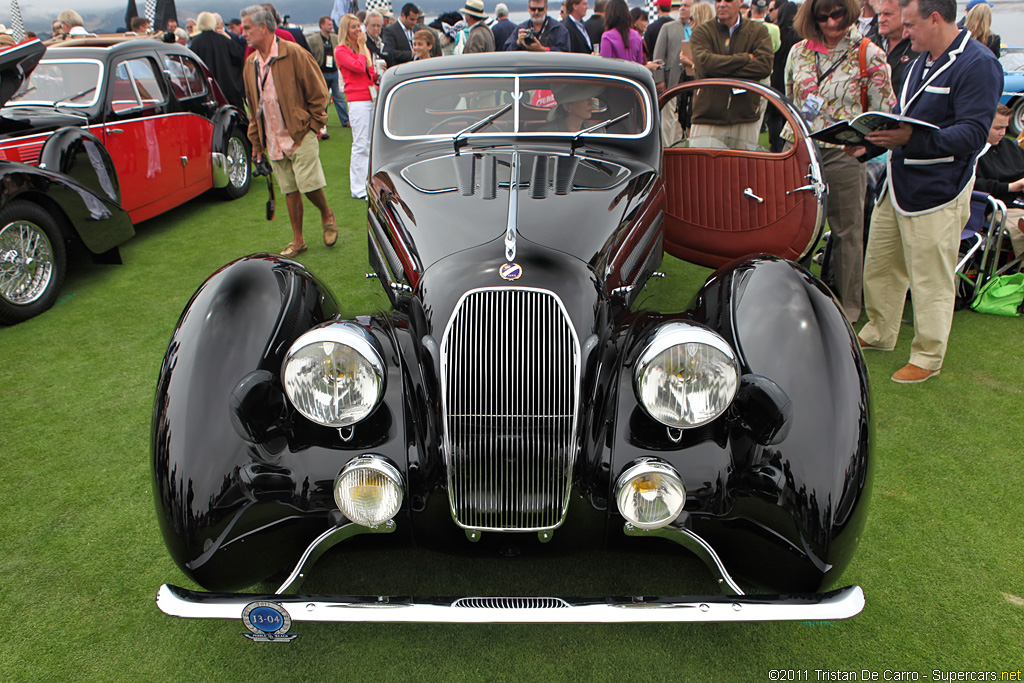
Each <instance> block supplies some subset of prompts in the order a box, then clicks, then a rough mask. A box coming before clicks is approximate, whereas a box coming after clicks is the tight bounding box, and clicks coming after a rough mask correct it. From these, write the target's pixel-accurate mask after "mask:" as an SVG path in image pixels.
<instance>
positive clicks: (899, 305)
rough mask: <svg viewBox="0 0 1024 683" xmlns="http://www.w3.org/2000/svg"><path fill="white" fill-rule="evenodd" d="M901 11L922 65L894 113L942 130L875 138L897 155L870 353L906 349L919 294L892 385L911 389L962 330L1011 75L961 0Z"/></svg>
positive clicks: (874, 238)
mask: <svg viewBox="0 0 1024 683" xmlns="http://www.w3.org/2000/svg"><path fill="white" fill-rule="evenodd" d="M899 4H900V7H901V8H902V9H903V24H904V26H905V27H906V28H907V31H908V33H909V35H910V41H911V46H912V48H913V49H914V51H915V52H918V53H920V56H919V57H918V58H917V59H916V60H915V61H914V63H913V64H912V65H911V67H910V68H909V69H908V70H907V72H906V76H905V77H904V80H903V86H902V88H901V89H900V93H899V101H898V102H897V103H896V108H895V109H894V111H895V113H897V114H903V115H905V116H909V117H912V118H915V119H921V120H923V121H927V122H929V123H932V124H935V125H936V126H938V130H935V129H931V128H925V127H922V126H911V125H909V124H902V125H901V126H900V127H899V128H897V129H894V130H888V131H877V132H874V133H872V134H871V135H869V136H868V140H869V141H870V142H871V143H872V144H873V145H877V146H879V147H883V148H888V149H890V150H891V152H890V154H889V158H888V162H887V169H886V170H887V174H886V178H885V185H884V186H883V189H882V190H881V192H880V194H879V201H878V204H877V205H876V207H875V210H874V213H873V214H872V218H871V233H870V237H869V238H868V247H867V253H866V254H865V257H864V307H865V310H866V312H867V316H868V323H867V325H865V326H864V327H863V328H862V329H861V331H860V345H861V347H862V348H865V349H880V350H892V349H893V348H894V347H895V346H896V339H897V337H898V336H899V331H900V320H901V318H902V317H903V304H904V301H905V300H906V293H907V288H908V287H909V289H910V291H911V292H912V293H913V304H914V340H913V342H911V346H910V362H909V363H908V364H907V365H906V366H904V367H903V368H901V369H900V370H898V371H897V372H896V374H894V375H893V376H892V379H893V381H895V382H900V383H904V384H909V383H917V382H923V381H925V380H927V379H929V378H931V377H934V376H935V375H938V374H939V369H940V368H941V367H942V359H943V357H944V356H945V353H946V344H947V342H948V339H949V330H950V327H951V326H952V323H953V303H954V299H955V289H956V283H955V279H954V272H953V271H954V268H955V265H956V257H957V248H958V246H959V243H960V231H961V229H962V228H963V226H964V224H965V223H966V222H967V218H968V216H969V215H970V199H971V190H972V189H973V187H974V167H975V163H976V162H977V159H978V154H979V153H980V152H981V150H982V148H984V146H985V141H986V139H987V138H988V128H989V126H990V125H991V123H992V116H993V113H994V112H995V106H996V103H997V102H998V101H999V96H1000V94H1001V93H1002V89H1003V72H1002V69H1001V68H1000V66H999V62H997V61H996V59H995V57H994V56H993V55H992V52H991V51H990V50H988V49H987V48H986V47H985V46H984V45H982V44H981V43H979V42H978V41H976V40H973V39H972V38H971V37H970V34H969V33H968V32H967V31H966V30H962V29H959V28H957V25H956V1H955V0H900V3H899ZM868 155H869V156H873V154H872V153H871V152H870V151H869V153H868Z"/></svg>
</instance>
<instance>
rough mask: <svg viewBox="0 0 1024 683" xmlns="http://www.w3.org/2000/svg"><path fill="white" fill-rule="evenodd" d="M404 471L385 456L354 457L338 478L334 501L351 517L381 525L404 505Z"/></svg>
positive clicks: (359, 521)
mask: <svg viewBox="0 0 1024 683" xmlns="http://www.w3.org/2000/svg"><path fill="white" fill-rule="evenodd" d="M402 495H403V492H402V475H401V474H399V472H398V470H396V469H395V468H394V467H392V466H391V465H390V464H389V463H388V462H387V461H385V460H384V459H383V458H379V457H376V456H372V455H364V456H360V457H358V458H355V459H354V460H352V461H350V462H349V463H348V464H347V465H345V469H343V470H342V471H341V474H339V475H338V478H337V480H335V482H334V502H335V503H337V504H338V509H339V510H341V513H342V514H343V515H345V517H347V518H348V519H349V520H350V521H352V522H355V523H356V524H361V525H363V526H371V527H372V526H380V525H381V524H383V523H384V522H386V521H388V520H389V519H391V518H392V517H394V516H395V515H396V514H398V509H399V508H400V507H402Z"/></svg>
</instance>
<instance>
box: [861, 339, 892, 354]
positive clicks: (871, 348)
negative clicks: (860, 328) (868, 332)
mask: <svg viewBox="0 0 1024 683" xmlns="http://www.w3.org/2000/svg"><path fill="white" fill-rule="evenodd" d="M857 345H858V346H860V350H861V351H888V350H889V349H883V348H882V347H881V346H872V345H871V344H868V343H867V342H866V341H864V340H863V339H861V338H860V336H858V337H857Z"/></svg>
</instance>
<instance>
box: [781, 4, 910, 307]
mask: <svg viewBox="0 0 1024 683" xmlns="http://www.w3.org/2000/svg"><path fill="white" fill-rule="evenodd" d="M859 14H860V3H859V2H857V0H805V1H804V3H803V4H802V5H801V6H800V8H799V10H797V13H796V17H795V19H794V20H793V26H794V28H795V29H796V31H797V33H799V34H800V36H801V37H802V38H803V40H801V41H800V42H798V43H797V44H796V45H794V46H793V49H792V50H790V53H789V59H788V60H787V61H786V78H785V83H786V95H787V96H788V97H789V99H790V100H792V101H793V104H794V105H795V106H796V108H797V109H798V110H800V113H801V115H802V116H803V117H804V120H805V121H807V125H808V126H809V127H810V129H811V131H819V130H821V129H822V128H826V127H828V126H830V125H832V124H833V123H836V122H837V121H843V120H846V119H852V118H854V117H855V116H857V115H859V114H862V113H863V112H865V111H886V112H887V111H889V110H891V109H892V107H893V105H894V104H896V100H895V98H894V97H893V92H892V84H891V83H890V81H889V68H888V65H887V64H886V61H885V51H883V50H882V48H880V47H878V46H877V45H875V44H874V43H872V42H871V41H870V40H867V39H865V38H863V37H862V36H861V34H860V32H859V31H858V30H857V26H856V23H857V17H858V15H859ZM783 137H784V138H786V139H788V140H789V141H790V142H792V140H793V132H792V131H790V130H789V129H788V127H787V129H786V131H785V132H784V133H783ZM819 149H820V151H821V157H822V162H823V164H824V171H825V181H826V182H827V183H828V213H827V217H828V224H829V229H830V230H831V232H832V235H831V238H830V240H831V252H832V258H831V264H830V265H831V268H830V270H829V273H830V275H831V276H830V277H829V276H828V275H829V273H827V274H826V281H827V282H828V283H829V285H830V286H831V287H832V291H834V292H835V293H836V296H837V298H838V299H839V303H840V304H842V306H843V310H844V311H845V312H846V317H847V318H849V320H850V322H851V323H854V322H857V319H858V318H859V317H860V311H861V294H862V292H861V290H862V287H863V276H864V193H865V190H866V189H867V172H866V168H865V167H864V165H863V164H861V163H860V162H859V161H857V160H856V159H855V158H853V157H851V156H848V155H846V154H845V153H844V152H843V148H842V147H839V146H836V145H828V144H819Z"/></svg>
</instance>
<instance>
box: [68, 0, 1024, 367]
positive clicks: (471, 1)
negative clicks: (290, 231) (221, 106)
mask: <svg viewBox="0 0 1024 683" xmlns="http://www.w3.org/2000/svg"><path fill="white" fill-rule="evenodd" d="M591 1H593V11H592V12H591V11H590V9H591V8H590V2H591ZM354 5H355V3H354V2H352V0H335V2H334V7H333V8H332V11H331V14H330V15H325V16H323V17H321V18H320V20H319V23H318V28H319V31H318V32H315V33H312V34H309V35H306V36H304V35H303V34H302V32H301V31H299V30H298V29H296V28H294V27H292V26H289V25H288V22H287V21H286V19H287V18H286V17H285V18H282V17H281V15H280V14H279V13H277V11H276V10H275V9H274V8H273V6H272V5H259V6H254V7H251V8H247V9H246V10H245V14H246V15H247V16H248V17H249V20H251V19H252V18H253V16H256V18H258V19H259V20H260V22H262V23H261V25H260V26H256V27H253V24H252V22H251V21H250V24H249V25H248V26H247V25H246V24H245V23H243V22H242V21H239V20H238V19H232V20H230V21H229V22H227V24H225V23H224V21H223V19H222V18H221V17H220V16H219V15H217V14H212V13H209V12H203V13H200V14H199V16H198V17H197V18H196V20H195V21H192V20H191V19H190V20H187V21H186V28H184V29H182V28H179V27H178V26H177V22H176V21H168V22H167V23H166V25H165V26H164V27H162V30H158V31H156V32H155V33H154V28H153V27H152V26H151V25H150V22H149V21H148V20H145V19H142V18H138V17H136V18H133V19H132V20H131V24H130V26H129V27H128V28H129V29H130V31H132V32H134V33H137V34H154V35H155V36H157V37H160V38H162V39H163V40H166V41H177V42H181V43H183V44H187V45H190V46H191V47H192V49H193V50H194V51H195V52H196V53H197V54H199V56H200V57H202V59H203V60H204V62H206V64H207V65H208V66H209V67H210V69H211V71H212V72H213V74H214V77H215V78H216V79H217V80H218V82H219V83H220V85H221V89H222V90H223V91H224V93H225V95H226V97H227V99H228V100H229V101H230V102H231V103H232V104H234V105H235V106H237V107H240V108H241V107H243V106H245V107H246V108H247V109H248V111H249V112H250V114H252V113H253V112H255V111H259V107H260V100H261V98H262V97H263V91H262V90H260V89H258V88H257V89H256V91H254V89H253V88H254V83H253V81H252V79H250V78H249V76H250V75H251V74H250V73H249V70H248V69H252V66H253V65H254V64H255V66H256V67H257V68H256V69H255V70H254V71H253V73H254V74H255V73H259V72H261V71H260V68H259V67H260V66H261V65H262V66H263V71H265V72H269V71H273V69H271V66H272V65H273V64H274V62H275V60H277V59H280V58H282V57H283V56H290V57H291V58H293V62H294V63H295V64H301V66H302V68H301V69H299V70H298V71H295V72H294V73H301V74H302V77H303V78H305V77H307V76H308V74H309V73H313V74H318V75H319V79H318V80H319V82H320V84H321V85H322V86H323V91H324V92H325V93H326V96H325V97H324V98H323V102H321V101H320V99H319V95H318V98H317V101H316V102H315V103H313V104H311V103H310V102H305V103H303V106H305V107H307V108H309V107H310V106H312V108H313V109H318V108H319V111H317V112H312V110H311V113H310V117H309V118H310V120H311V121H314V122H317V123H316V124H315V125H316V129H315V130H313V132H314V133H315V135H313V136H307V135H304V134H300V135H297V136H294V137H295V139H294V140H289V139H288V136H287V135H285V134H284V133H285V132H287V129H289V128H291V126H290V125H288V124H289V122H288V121H287V120H284V121H271V122H269V124H273V125H276V127H277V134H276V135H275V136H271V137H272V138H273V139H270V140H267V139H266V138H265V136H266V132H265V131H264V130H263V128H262V126H263V125H264V124H263V123H262V122H261V123H259V125H258V126H257V124H255V123H254V127H255V128H254V129H253V130H255V137H254V133H253V130H251V131H250V138H251V139H253V140H254V149H258V150H259V151H257V152H256V154H257V155H258V154H261V153H263V151H264V150H265V151H266V152H267V153H268V154H270V159H271V160H272V161H275V158H274V157H275V154H277V155H278V156H279V157H280V152H281V149H282V147H283V148H284V151H285V154H284V157H281V158H283V159H285V160H287V159H289V158H290V155H291V151H290V150H291V149H292V148H293V144H292V143H294V148H295V149H296V150H297V149H298V148H299V146H300V143H302V144H303V145H305V143H304V142H302V140H304V139H306V138H310V139H312V140H314V141H315V140H318V139H327V138H328V133H327V128H326V123H325V122H326V109H327V107H328V106H329V103H330V101H333V103H334V106H335V108H336V112H337V115H338V120H339V123H340V125H342V126H351V128H352V148H351V163H350V179H349V184H350V191H351V194H352V196H353V197H356V198H363V197H365V192H366V190H365V181H366V175H367V165H368V156H369V135H370V129H371V124H372V117H373V101H374V99H375V98H376V85H377V83H378V82H379V79H380V77H381V75H382V74H383V72H384V71H386V70H387V69H388V68H391V67H393V66H396V65H398V64H403V63H406V62H410V61H416V60H422V59H430V58H435V57H441V56H445V55H465V54H473V53H482V52H492V51H496V50H504V51H530V52H542V53H543V52H576V53H584V54H595V55H600V56H602V57H608V58H615V59H623V60H629V61H633V62H636V63H638V64H641V65H644V66H645V67H646V68H648V69H650V70H651V72H652V73H653V78H654V81H655V84H656V87H657V90H658V93H659V94H660V93H664V92H666V91H667V90H669V89H671V88H673V87H675V86H676V85H678V84H680V83H685V82H686V81H688V80H691V79H693V78H711V77H727V78H736V79H742V80H749V81H756V82H760V83H763V84H765V85H770V86H771V87H772V88H774V89H775V90H777V91H779V92H780V93H784V94H785V95H786V96H787V97H788V98H789V100H790V101H791V102H792V103H793V104H794V105H795V107H796V108H797V109H798V110H799V111H800V115H801V116H802V117H803V119H804V121H805V122H806V124H807V126H808V128H809V129H810V130H811V131H812V132H813V131H819V130H822V129H823V128H826V127H828V126H830V125H831V124H833V123H836V122H838V121H843V120H848V119H852V118H854V117H856V116H857V115H859V114H861V113H864V112H868V111H883V112H893V113H897V114H903V115H906V116H909V117H914V118H917V119H919V120H923V121H927V122H929V123H931V124H933V125H934V126H936V127H937V128H935V129H929V128H924V127H920V126H913V125H912V124H909V123H902V124H901V125H900V127H899V128H897V129H894V130H889V131H880V132H876V133H872V134H871V135H870V136H868V140H867V144H865V145H862V146H858V147H851V146H849V145H846V146H839V145H829V144H825V143H820V144H819V145H818V148H819V152H820V156H821V159H822V162H823V172H824V179H825V181H826V183H827V184H828V188H829V193H828V203H827V218H828V224H829V228H830V231H831V238H830V239H831V259H830V262H829V264H828V267H827V268H826V271H825V273H824V275H825V276H826V278H827V282H828V284H829V286H830V287H831V288H832V289H833V291H834V292H835V294H836V297H837V299H838V301H839V302H840V305H841V306H842V308H843V310H844V312H845V313H846V316H847V318H848V319H849V321H850V323H851V324H853V323H856V322H857V321H858V320H859V319H860V317H861V314H862V311H865V312H866V314H867V318H868V323H867V325H865V327H864V328H863V329H862V330H861V333H860V337H859V343H860V345H861V346H862V348H864V349H881V350H890V349H892V348H893V347H894V346H895V343H896V337H897V335H898V333H899V323H900V320H901V318H902V316H903V303H904V299H905V296H906V292H907V290H908V289H909V290H911V291H912V292H913V296H914V308H913V318H914V321H913V322H914V340H913V342H912V346H911V356H910V363H909V364H907V365H906V366H905V367H904V368H902V369H901V370H900V371H898V372H897V373H896V374H895V375H894V376H893V379H894V380H896V381H897V382H920V381H924V380H926V379H928V378H930V377H932V376H934V375H936V374H938V371H939V368H940V367H941V365H942V359H943V356H944V353H945V347H946V344H947V339H948V334H949V327H950V322H951V316H952V310H953V308H952V307H953V303H952V302H953V289H954V278H953V274H952V268H953V261H954V260H955V258H956V252H957V242H958V236H959V233H960V228H961V227H962V226H963V224H964V222H965V221H966V211H967V208H966V207H967V199H968V198H969V196H970V191H971V189H972V188H973V187H974V185H975V177H976V176H975V167H976V165H978V164H977V162H978V160H979V158H980V159H981V161H980V165H978V172H977V178H978V181H977V184H978V187H979V188H982V189H984V190H985V191H988V192H990V193H992V194H994V195H996V196H998V197H1001V198H1003V199H1006V200H1008V201H1010V202H1013V201H1019V203H1020V204H1021V206H1022V208H1021V209H1015V211H1016V213H1013V214H1012V215H1013V223H1014V228H1015V229H1014V230H1013V231H1012V232H1013V235H1012V236H1013V242H1014V246H1015V247H1016V248H1017V249H1024V237H1021V236H1020V235H1021V233H1020V232H1019V231H1018V230H1016V226H1017V222H1018V219H1019V220H1020V225H1021V226H1024V152H1021V151H1020V148H1018V147H1016V145H1014V144H1013V143H1010V142H1007V141H1006V140H1004V139H1003V133H1004V132H1005V127H1006V119H1007V116H1008V112H1007V111H1004V110H1000V111H999V112H998V114H997V113H996V104H997V101H998V99H999V96H1000V94H1001V88H1002V74H1001V70H1000V69H999V67H998V63H997V62H996V60H995V57H997V56H998V55H999V45H1000V37H999V36H998V35H996V34H994V33H993V32H992V15H991V6H990V4H989V0H970V2H969V3H968V7H967V9H968V11H967V13H966V16H965V17H964V18H962V19H961V21H960V23H959V24H957V23H956V21H955V20H956V17H955V12H956V4H955V0H804V1H803V2H802V3H801V4H799V5H796V4H794V3H793V2H791V1H790V0H751V1H750V2H748V1H747V0H714V1H713V2H710V1H704V0H656V4H655V7H656V10H657V14H656V16H654V17H651V16H648V14H647V12H646V11H645V10H643V9H640V8H634V9H632V10H630V8H629V6H628V5H627V3H626V1H625V0H564V1H563V3H562V5H561V6H560V11H561V16H560V17H557V18H556V17H555V16H553V15H552V14H550V13H549V9H550V8H549V3H548V0H528V2H527V10H528V13H529V17H528V18H527V19H526V20H525V21H523V22H522V23H519V24H515V23H514V22H512V21H511V20H510V19H509V12H508V7H507V6H506V5H505V4H504V3H498V4H497V5H495V7H494V10H493V15H492V14H490V13H488V11H487V9H486V7H485V3H484V0H465V1H464V4H463V6H462V7H461V8H460V9H459V10H458V11H451V12H447V13H444V14H442V15H440V16H439V17H438V18H437V19H436V20H434V21H432V22H431V23H430V24H425V23H424V16H423V12H422V11H421V10H420V8H419V7H418V6H417V5H415V4H413V3H411V2H410V3H406V4H405V5H403V6H402V7H401V9H400V11H399V12H398V13H397V16H392V12H391V11H389V10H382V11H377V10H371V11H365V10H363V11H353V10H355V9H356V8H355V6H354ZM388 6H389V7H390V5H388ZM260 7H262V8H263V10H264V11H263V12H261V13H259V14H258V15H255V12H256V9H255V8H260ZM588 13H589V16H588ZM243 19H246V17H245V16H243ZM263 24H265V26H263ZM964 26H966V28H964ZM53 31H54V35H55V37H67V38H73V37H75V36H80V35H85V34H87V31H86V29H85V28H84V27H83V22H82V18H81V17H80V16H79V15H78V14H77V13H75V12H74V11H72V10H65V11H64V12H61V14H60V15H59V16H58V18H57V20H56V21H55V22H54V24H53ZM285 43H289V44H291V45H290V46H288V47H283V46H284V44H285ZM257 44H258V45H257ZM282 47H283V49H282ZM271 48H272V49H273V52H270V50H271ZM303 48H304V49H303ZM254 50H258V51H260V54H256V55H254ZM279 50H280V56H279V53H278V51H279ZM300 57H301V59H300ZM294 68H297V67H294ZM289 73H291V72H289ZM243 74H244V75H245V76H244V77H245V86H244V87H243V83H242V81H243ZM286 90H290V88H288V89H286ZM311 91H313V92H317V93H319V92H320V91H319V90H317V89H312V90H311ZM560 95H561V96H560V98H559V99H558V101H557V107H556V110H555V111H554V112H553V114H554V113H557V115H558V116H561V117H563V118H565V119H566V121H567V122H568V123H565V124H564V125H568V126H570V129H573V130H575V129H580V128H582V127H583V126H585V123H586V121H587V120H588V118H589V115H590V108H589V107H590V103H591V99H590V97H589V96H587V95H586V93H583V92H573V93H561V94H560ZM314 113H315V114H316V115H313V114H314ZM287 118H288V117H285V119H287ZM321 122H322V123H321ZM269 124H268V125H269ZM311 125H314V124H311ZM282 126H284V127H283V128H282ZM661 130H662V137H663V141H664V143H665V145H666V146H669V145H673V144H677V143H678V142H679V141H680V140H684V139H685V140H686V141H687V142H688V143H689V144H690V146H711V147H737V146H738V147H739V148H743V149H755V148H757V147H758V146H759V145H760V144H761V136H762V134H763V133H767V141H768V142H767V147H768V148H769V149H770V150H771V151H772V152H784V151H785V150H786V149H788V146H790V145H791V144H792V143H793V135H792V132H793V131H792V130H791V128H790V127H788V126H787V125H786V118H785V116H784V115H783V114H782V112H780V111H779V110H777V109H776V108H775V107H767V108H766V107H765V105H764V102H763V100H762V98H761V97H760V96H759V95H757V94H756V93H754V92H753V91H751V90H746V91H744V90H742V89H735V88H734V89H731V90H730V89H713V88H700V89H698V90H697V91H696V92H695V93H691V92H690V91H688V92H687V94H684V95H680V96H678V97H676V98H673V100H671V101H669V102H668V103H667V105H666V106H665V107H664V108H663V109H662V120H661ZM305 132H306V131H300V133H305ZM986 139H987V140H988V143H987V144H986ZM268 143H269V144H268ZM282 143H283V144H282ZM1013 150H1016V151H1013ZM865 162H866V163H865ZM279 163H281V162H279ZM300 165H301V164H300ZM277 168H278V164H275V170H277ZM285 175H286V176H287V175H288V174H287V173H286V174H285ZM305 175H308V174H305V172H303V173H299V174H297V178H298V180H299V184H300V185H301V187H298V186H296V185H295V184H294V182H293V184H292V186H291V187H289V188H288V189H290V190H291V192H293V193H295V195H294V197H295V198H297V204H296V202H295V201H294V200H289V204H288V206H289V213H290V214H291V213H292V210H293V209H295V210H296V211H298V214H299V224H298V225H297V226H296V232H295V234H294V237H293V241H292V242H291V243H290V244H289V247H288V249H286V252H285V253H287V254H289V255H294V254H295V253H298V252H300V251H302V250H304V249H305V248H306V247H305V243H304V242H303V241H302V238H301V206H302V201H301V195H300V194H298V193H299V192H300V191H301V192H303V193H305V194H306V196H307V197H308V198H309V199H310V200H311V201H312V202H313V203H314V205H315V206H316V207H317V208H318V209H320V210H321V214H322V218H323V221H324V227H325V234H327V231H328V226H329V225H333V214H332V213H330V210H329V209H328V208H327V207H326V204H325V203H323V202H322V201H321V199H322V190H321V189H320V188H321V187H322V185H319V184H318V183H319V182H320V180H319V179H317V178H316V177H315V176H316V174H315V173H313V176H314V179H313V181H307V182H305V183H303V182H302V179H303V178H304V177H305ZM294 180H295V179H293V181H294ZM282 189H283V190H285V192H286V194H288V189H286V188H284V187H282ZM873 207H874V208H873ZM868 217H869V218H868ZM293 218H294V217H293ZM869 221H870V223H869ZM294 225H295V221H294V219H293V226H294ZM326 241H328V240H327V238H326V237H325V242H326ZM865 242H866V248H865ZM332 243H333V242H332ZM865 250H866V253H865ZM862 294H863V301H862Z"/></svg>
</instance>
